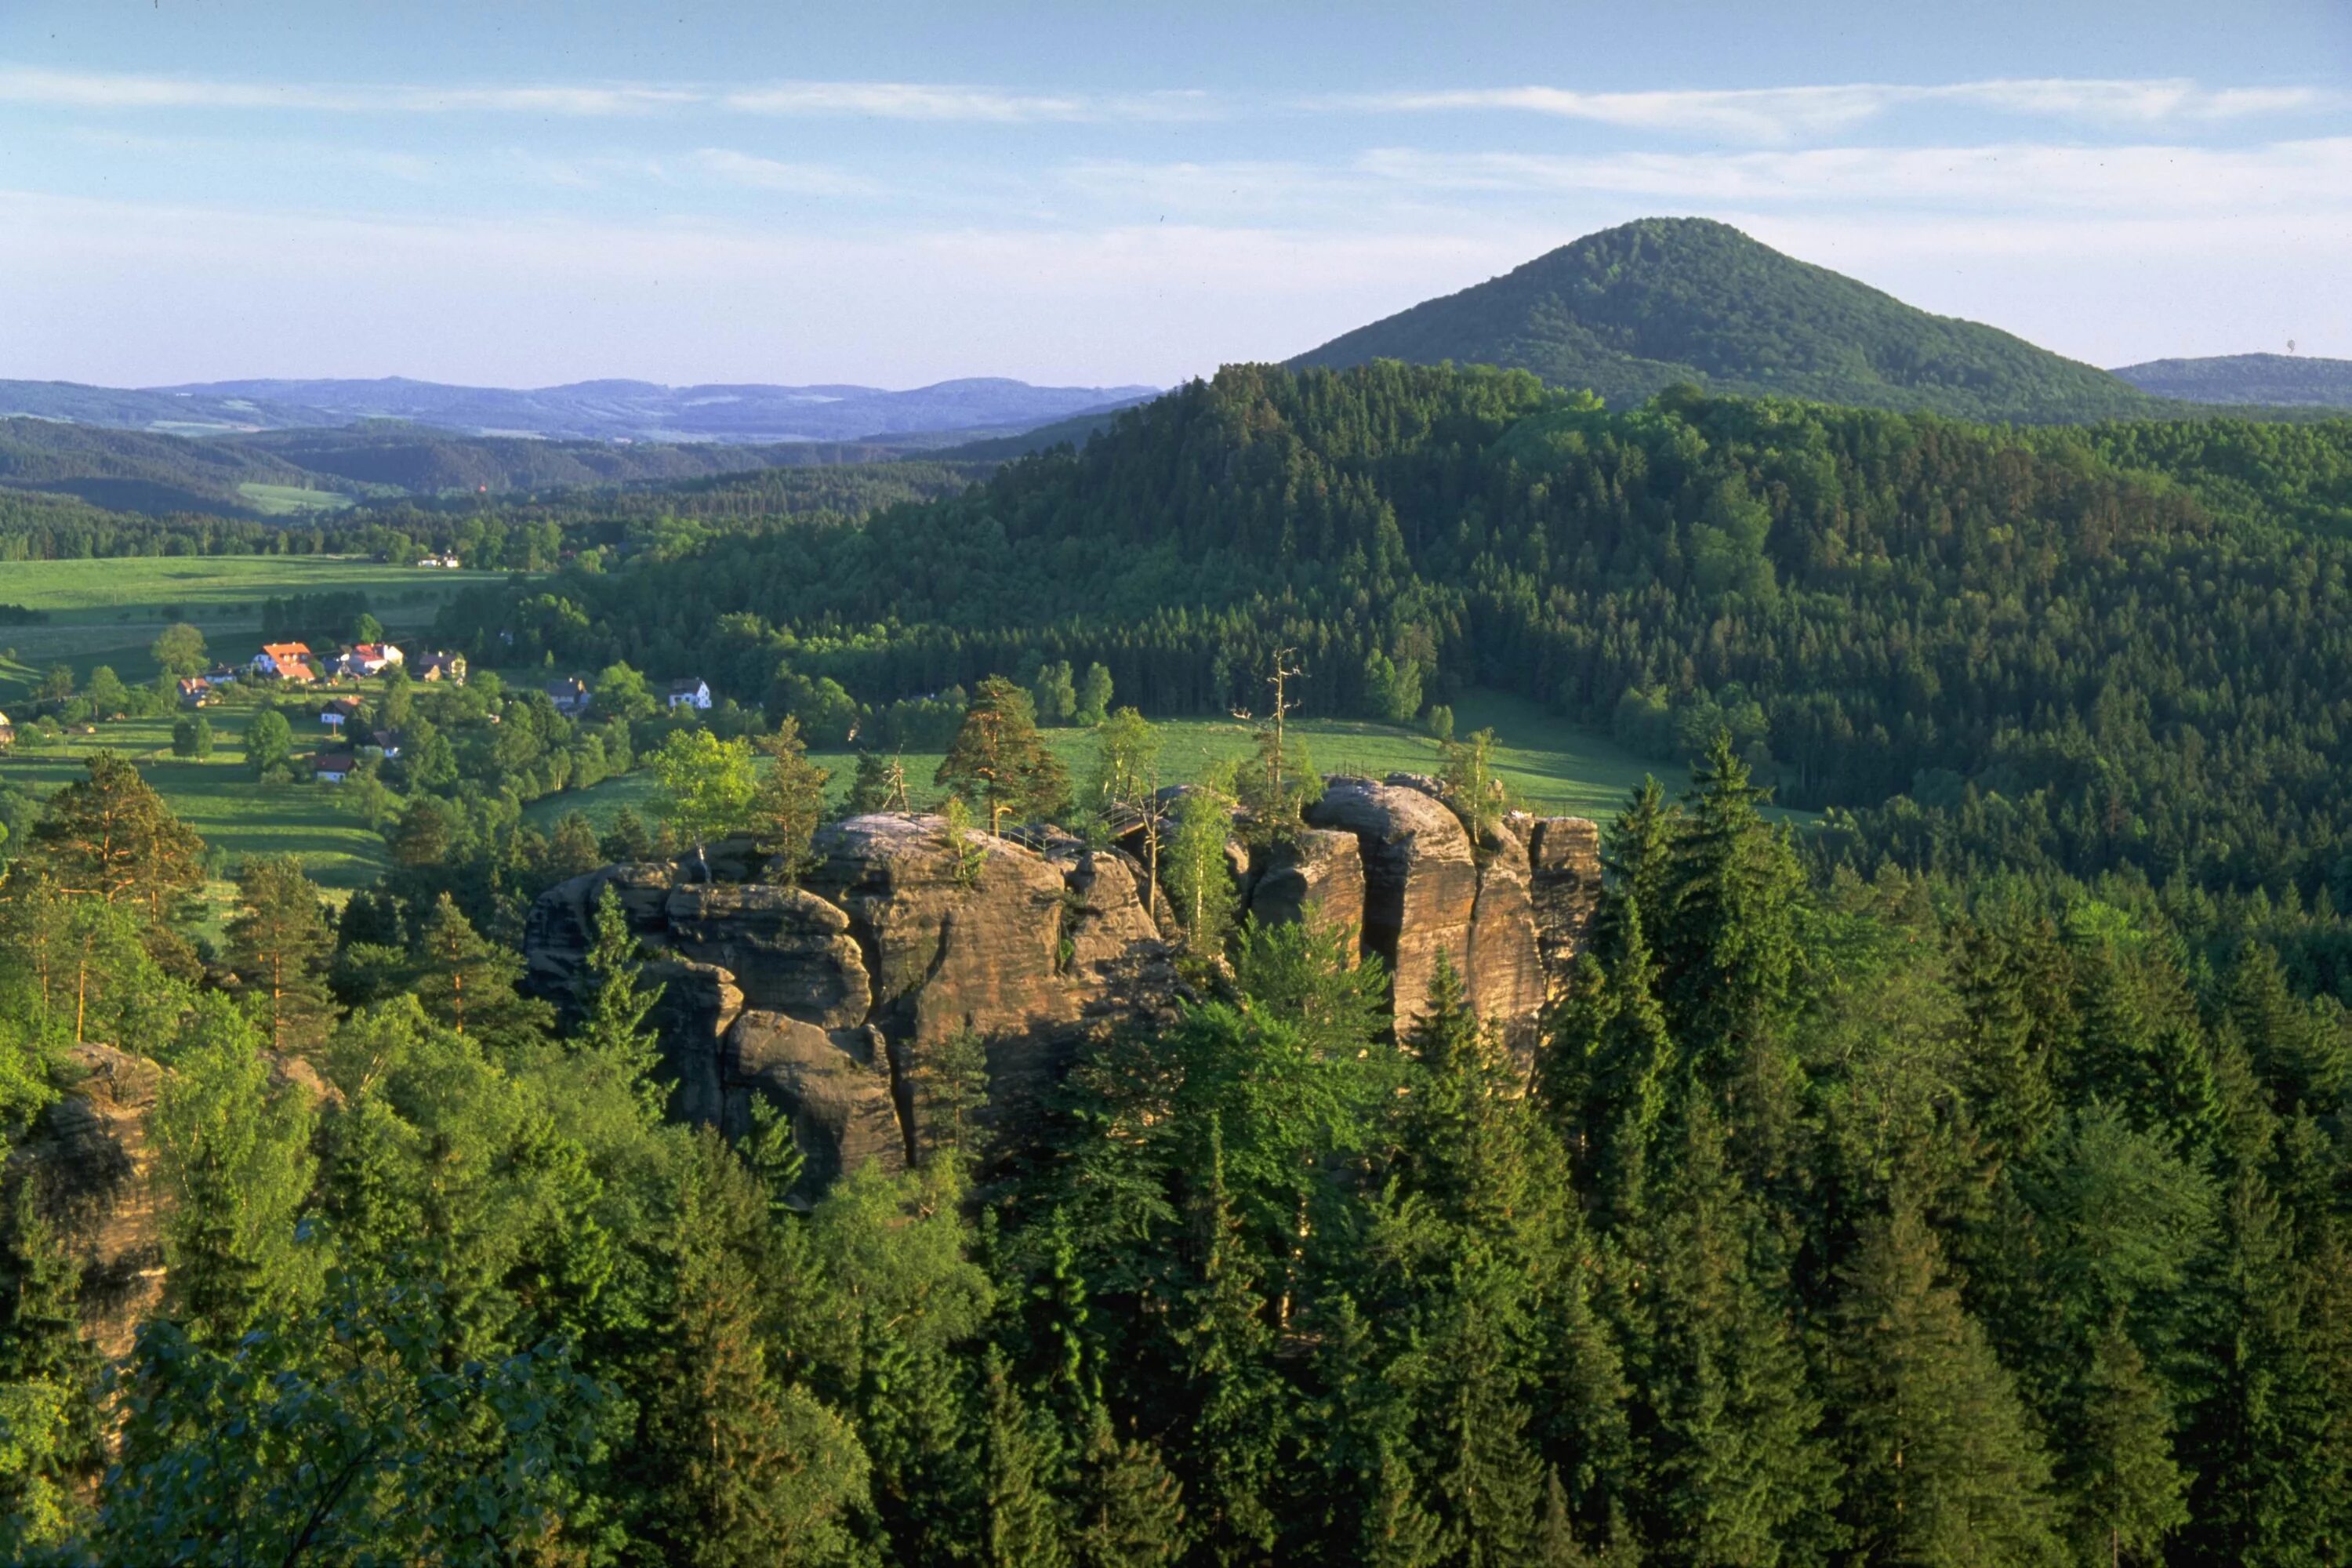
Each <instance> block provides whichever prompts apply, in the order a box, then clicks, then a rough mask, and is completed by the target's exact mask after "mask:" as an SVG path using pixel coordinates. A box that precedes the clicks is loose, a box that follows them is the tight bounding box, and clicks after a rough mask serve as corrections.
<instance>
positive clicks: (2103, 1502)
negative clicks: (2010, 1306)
mask: <svg viewBox="0 0 2352 1568" xmlns="http://www.w3.org/2000/svg"><path fill="white" fill-rule="evenodd" d="M2080 1405H2081V1411H2082V1415H2081V1431H2080V1435H2079V1437H2078V1439H2077V1441H2076V1444H2075V1445H2074V1448H2075V1452H2074V1454H2073V1455H2072V1456H2070V1460H2071V1462H2070V1463H2069V1464H2068V1466H2067V1467H2066V1469H2067V1474H2066V1475H2065V1477H2064V1478H2063V1479H2064V1483H2065V1488H2066V1490H2067V1492H2068V1494H2069V1500H2070V1502H2071V1504H2072V1509H2071V1511H2072V1513H2073V1515H2074V1534H2075V1537H2076V1542H2077V1551H2078V1552H2080V1554H2081V1555H2082V1556H2083V1557H2084V1558H2086V1559H2093V1560H2095V1559H2097V1558H2099V1557H2101V1556H2103V1555H2104V1556H2105V1559H2106V1560H2107V1561H2108V1562H2109V1563H2120V1562H2123V1561H2126V1559H2128V1560H2129V1561H2132V1562H2145V1561H2151V1560H2154V1559H2155V1558H2156V1556H2157V1554H2158V1552H2159V1550H2160V1549H2161V1548H2162V1546H2163V1544H2164V1542H2165V1539H2166V1537H2167V1536H2168V1535H2169V1534H2170V1533H2171V1532H2172V1531H2174V1530H2175V1529H2177V1528H2179V1526H2180V1525H2183V1524H2185V1523H2187V1522H2188V1521H2189V1505H2188V1501H2187V1499H2186V1497H2185V1496H2184V1493H2185V1492H2186V1490H2187V1486H2188V1478H2187V1477H2186V1476H2185V1475H2183V1474H2182V1473H2181V1469H2180V1467H2179V1465H2178V1464H2176V1463H2175V1462H2174V1461H2173V1458H2172V1417H2171V1412H2170V1411H2169V1410H2168V1409H2167V1408H2166V1405H2165V1400H2164V1396H2163V1394H2162V1393H2161V1392H2160V1391H2159V1390H2158V1388H2157V1386H2156V1383H2155V1381H2154V1379H2153V1378H2152V1377H2151V1376H2150V1374H2149V1372H2148V1368H2147V1362H2146V1361H2145V1360H2144V1359H2143V1358H2142V1357H2141V1355H2140V1353H2139V1347H2138V1346H2137V1345H2135V1344H2133V1343H2132V1341H2131V1336H2130V1335H2129V1334H2126V1332H2124V1329H2123V1324H2122V1322H2121V1321H2120V1320H2117V1321H2110V1322H2109V1323H2108V1324H2107V1325H2106V1327H2105V1328H2104V1329H2102V1330H2101V1331H2099V1334H2098V1337H2097V1339H2096V1340H2095V1341H2094V1342H2093V1344H2092V1348H2091V1363H2090V1367H2089V1369H2088V1371H2087V1372H2086V1373H2085V1374H2084V1380H2083V1388H2082V1393H2081V1395H2080Z"/></svg>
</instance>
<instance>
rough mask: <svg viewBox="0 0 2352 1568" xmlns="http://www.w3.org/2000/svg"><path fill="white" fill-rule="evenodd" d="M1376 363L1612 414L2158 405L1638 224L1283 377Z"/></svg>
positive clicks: (1789, 260) (2036, 353) (1733, 251)
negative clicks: (1464, 375)
mask: <svg viewBox="0 0 2352 1568" xmlns="http://www.w3.org/2000/svg"><path fill="white" fill-rule="evenodd" d="M1375 359H1399V360H1404V361H1406V362H1408V363H1416V364H1436V363H1444V362H1447V361H1451V362H1453V363H1457V364H1494V365H1502V366H1505V367H1507V368H1510V369H1517V370H1530V371H1533V372H1535V373H1536V374H1538V375H1539V376H1541V377H1543V378H1544V380H1545V381H1547V382H1549V383H1550V384H1553V385H1555V386H1561V387H1568V388H1570V389H1578V388H1583V389H1589V390H1591V391H1593V392H1597V393H1599V394H1600V395H1601V396H1602V397H1604V398H1606V399H1607V400H1608V401H1609V402H1610V403H1611V404H1612V405H1624V404H1629V403H1638V402H1640V401H1642V400H1643V399H1644V398H1647V397H1650V396H1652V395H1654V394H1656V393H1658V392H1660V391H1663V390H1664V388H1666V387H1668V386H1671V385H1673V384H1675V383H1676V382H1690V383H1694V384H1698V385H1702V386H1706V387H1708V388H1710V389H1711V390H1715V391H1722V392H1748V393H1779V394H1782V395H1788V396H1794V397H1805V398H1812V399H1815V400H1818V401H1821V402H1825V403H1849V404H1856V405H1862V406H1864V407H1872V408H1899V409H1928V410H1933V411H1935V412H1937V413H1943V414H1954V415H1959V416H1964V417H1969V418H1979V419H2014V420H2022V421H2034V422H2056V421H2068V420H2078V419H2096V418H2108V417H2114V416H2123V415H2132V414H2146V413H2148V412H2150V411H2152V410H2153V409H2155V408H2157V407H2158V406H2159V405H2158V403H2157V401H2156V400H2155V399H2154V398H2152V397H2150V396H2148V395H2147V394H2145V393H2142V392H2140V391H2139V390H2138V389H2137V388H2135V387H2133V386H2131V385H2129V384H2126V383H2125V382H2123V381H2121V380H2119V379H2118V378H2116V377H2115V376H2113V375H2110V374H2107V373H2106V372H2105V371H2103V370H2099V369H2097V368H2095V367H2094V366H2091V365H2087V364H2082V363H2077V362H2075V361H2074V360H2070V359H2066V358H2064V357H2063V356H2062V355H2059V354H2054V353H2050V352H2049V351H2048V350H2047V349H2040V348H2036V347H2034V346H2033V345H2032V343H2029V342H2025V341H2024V340H2023V339H2021V338H2017V337H2012V336H2011V335H2010V334H2009V333H2007V332H2004V331H1998V330H1996V329H1995V328H1992V327H1986V326H1979V324H1977V323H1976V322H1974V321H1958V320H1955V319H1953V318H1951V317H1948V316H1936V315H1930V314H1929V313H1928V312H1927V311H1925V310H1916V309H1914V308H1913V307H1911V306H1909V305H1906V304H1905V303H1904V302H1903V301H1902V300H1897V299H1895V297H1894V296H1893V295H1891V294H1884V293H1881V292H1880V291H1879V290H1877V289H1873V288H1870V287H1868V286H1867V285H1865V284H1862V283H1857V282H1855V281H1854V280H1853V279H1851V278H1846V277H1843V276H1841V275H1840V274H1838V273H1835V272H1832V271H1831V270H1830V269H1829V268H1825V267H1815V266H1812V265H1811V264H1810V263H1807V262H1802V261H1799V260H1797V259H1796V258H1793V257H1788V256H1783V255H1781V254H1780V252H1779V251H1777V250H1774V249H1773V248H1772V247H1769V246H1768V245H1761V244H1759V243H1758V242H1757V241H1755V240H1753V239H1750V238H1749V237H1748V236H1746V235H1744V234H1742V233H1740V232H1739V230H1738V229H1736V228H1733V227H1732V226H1730V225H1728V224H1722V223H1715V222H1712V221H1710V220H1708V219H1706V218H1644V219H1643V220H1641V221H1640V222H1638V223H1629V224H1626V225H1623V226H1621V227H1618V228H1612V229H1603V230H1602V231H1601V232H1600V233H1599V234H1589V235H1587V236H1585V237H1583V238H1582V239H1580V240H1578V241H1576V243H1574V244H1573V245H1566V246H1562V247H1560V248H1559V249H1558V250H1555V251H1553V252H1551V253H1550V254H1549V255H1548V256H1540V257H1538V258H1536V259H1535V260H1533V261H1530V262H1528V264H1527V265H1526V266H1524V267H1521V268H1517V270H1515V271H1512V272H1508V273H1506V274H1505V275H1504V276H1502V277H1500V278H1496V279H1490V280H1489V281H1487V282H1485V283H1481V284H1479V285H1477V286H1476V287H1475V288H1472V289H1464V290H1462V292H1460V293H1458V294H1449V295H1447V296H1445V297H1444V299H1440V300H1426V301H1424V302H1423V303H1422V304H1419V305H1415V306H1414V307H1413V308H1412V309H1411V310H1405V311H1402V312H1400V313H1399V314H1397V315H1394V316H1391V317H1389V318H1388V319H1387V320H1386V321H1374V322H1373V323H1372V324H1371V325H1370V326H1368V327H1359V328H1358V329H1357V330H1356V331H1352V332H1349V333H1347V334H1346V335H1345V336H1342V337H1338V338H1334V339H1333V340H1332V341H1331V342H1328V343H1325V344H1324V345H1323V346H1322V347H1321V348H1318V349H1315V350H1312V351H1311V352H1309V353H1303V354H1301V355H1299V356H1298V357H1297V359H1295V360H1293V361H1291V362H1290V363H1292V364H1293V365H1294V366H1305V365H1325V366H1329V367H1332V368H1339V367H1341V366H1346V365H1351V364H1361V363H1365V362H1366V361H1369V360H1375Z"/></svg>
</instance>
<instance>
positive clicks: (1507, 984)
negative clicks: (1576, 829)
mask: <svg viewBox="0 0 2352 1568" xmlns="http://www.w3.org/2000/svg"><path fill="white" fill-rule="evenodd" d="M1528 882H1529V877H1528V852H1527V848H1526V847H1525V846H1524V845H1522V844H1521V843H1520V842H1519V840H1518V838H1517V836H1516V835H1514V834H1511V833H1509V832H1503V833H1498V834H1496V836H1495V842H1494V843H1493V844H1491V845H1490V846H1488V847H1487V849H1486V855H1485V856H1484V857H1483V858H1482V859H1481V860H1480V862H1479V866H1478V899H1477V902H1476V903H1475V905H1473V906H1472V909H1471V913H1470V962H1469V965H1468V967H1467V968H1466V969H1465V971H1464V973H1465V976H1466V977H1467V979H1468V983H1469V990H1470V1005H1471V1007H1472V1008H1473V1009H1474V1010H1475V1011H1476V1013H1477V1015H1478V1016H1480V1017H1481V1018H1484V1019H1486V1020H1487V1021H1488V1022H1489V1023H1491V1024H1493V1025H1494V1026H1495V1027H1496V1029H1498V1030H1500V1031H1501V1032H1502V1036H1503V1040H1504V1043H1505V1044H1507V1045H1508V1046H1509V1047H1511V1049H1512V1050H1514V1051H1516V1052H1517V1053H1518V1054H1519V1056H1520V1057H1521V1058H1524V1059H1526V1060H1528V1061H1530V1062H1532V1061H1533V1059H1534V1052H1535V1047H1536V1025H1537V1021H1538V1019H1539V1018H1540V1017H1541V1016H1542V1013H1543V1005H1544V997H1545V989H1544V970H1543V961H1542V958H1541V956H1540V954H1539V952H1538V941H1537V934H1536V911H1535V900H1534V899H1533V897H1532V895H1531V893H1530V890H1529V886H1528Z"/></svg>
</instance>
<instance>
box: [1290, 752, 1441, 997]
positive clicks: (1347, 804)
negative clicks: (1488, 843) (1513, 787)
mask: <svg viewBox="0 0 2352 1568" xmlns="http://www.w3.org/2000/svg"><path fill="white" fill-rule="evenodd" d="M1307 821H1308V822H1309V823H1311V824H1312V825H1313V826H1317V827H1329V828H1337V829H1339V830H1340V831H1342V832H1347V833H1352V834H1354V835H1355V837H1356V841H1357V844H1358V845H1359V847H1360V850H1361V852H1362V855H1363V861H1364V935H1363V947H1364V951H1365V952H1377V953H1379V954H1380V955H1381V957H1382V958H1383V959H1385V960H1387V961H1388V964H1389V969H1390V973H1391V976H1392V984H1393V989H1394V998H1395V1010H1396V1026H1397V1028H1398V1030H1399V1032H1402V1031H1404V1030H1406V1029H1409V1028H1411V1027H1412V1026H1413V1024H1414V1023H1415V1022H1416V1021H1417V1020H1419V1018H1420V1017H1421V1016H1422V1015H1423V1012H1424V1011H1426V1009H1427V1004H1428V999H1429V986H1430V982H1431V980H1432V979H1433V978H1434V977H1435V975H1436V973H1437V961H1438V955H1439V954H1441V953H1443V954H1444V955H1445V956H1446V957H1447V958H1449V959H1450V960H1452V962H1453V964H1454V968H1455V969H1456V970H1458V971H1460V972H1462V973H1464V974H1465V975H1466V974H1467V973H1469V967H1470V922H1471V917H1472V915H1473V913H1474V912H1475V908H1476V905H1477V901H1478V867H1477V862H1476V861H1475V858H1473V857H1472V855H1471V853H1470V836H1469V835H1468V834H1466V833H1465V832H1463V830H1462V823H1461V821H1460V819H1459V818H1457V817H1456V816H1454V813H1453V812H1452V811H1450V810H1448V809H1447V808H1446V807H1445V806H1444V805H1440V804H1439V803H1438V802H1437V801H1435V800H1433V799H1432V798H1430V796H1428V795H1424V794H1423V793H1422V792H1421V791H1419V790H1417V789H1412V788H1410V787H1407V786H1405V785H1402V784H1376V783H1374V782H1373V781H1372V780H1370V779H1359V778H1337V779H1333V780H1332V781H1331V782H1330V784H1329V786H1328V787H1327V788H1326V789H1325V790H1324V792H1323V798H1322V799H1321V800H1319V801H1318V802H1316V803H1315V805H1313V806H1311V807H1309V808H1308V810H1307Z"/></svg>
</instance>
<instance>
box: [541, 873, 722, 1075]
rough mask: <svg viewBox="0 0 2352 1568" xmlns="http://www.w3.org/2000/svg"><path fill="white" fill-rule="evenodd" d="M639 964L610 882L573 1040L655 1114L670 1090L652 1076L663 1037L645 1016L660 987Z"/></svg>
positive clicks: (601, 900)
mask: <svg viewBox="0 0 2352 1568" xmlns="http://www.w3.org/2000/svg"><path fill="white" fill-rule="evenodd" d="M643 963H644V960H643V957H642V955H641V954H640V952H639V950H638V945H637V938H636V933H635V932H634V931H631V930H630V929H629V921H628V917H627V915H626V914H625V913H624V912H623V911H622V909H621V898H620V895H619V894H618V893H616V892H615V891H614V889H613V886H612V884H611V883H609V882H608V883H606V884H605V886H604V890H603V892H602V893H600V894H599V895H598V896H597V900H596V925H595V933H594V938H593V941H592V942H591V943H590V944H589V948H588V963H587V976H588V985H589V995H588V1012H587V1016H585V1017H584V1018H583V1019H582V1020H581V1025H580V1032H579V1034H578V1035H577V1036H575V1037H574V1038H573V1042H572V1043H573V1047H574V1048H575V1049H577V1050H578V1051H580V1052H581V1053H582V1054H583V1055H585V1056H593V1058H596V1059H597V1061H598V1063H599V1066H600V1068H601V1069H602V1070H604V1071H607V1072H609V1073H611V1074H612V1075H613V1076H614V1078H616V1079H620V1080H621V1081H623V1082H626V1083H630V1084H633V1085H635V1093H636V1097H637V1100H638V1103H639V1105H640V1106H641V1107H642V1108H643V1110H644V1111H645V1113H646V1116H647V1117H648V1118H649V1119H655V1118H658V1117H659V1116H660V1115H661V1112H662V1108H663V1107H664V1106H665V1105H667V1103H668V1100H669V1089H668V1086H667V1085H666V1084H663V1083H662V1082H660V1081H659V1080H658V1079H656V1077H655V1070H656V1068H657V1067H658V1066H659V1065H660V1061H661V1036H660V1033H659V1032H658V1031H657V1030H656V1029H655V1028H654V1027H653V1026H651V1025H649V1024H647V1023H646V1017H647V1016H648V1015H650V1014H651V1013H652V1012H653V1010H654V1008H655V1007H656V1005H658V1004H659V1003H660V1001H661V994H662V987H661V986H660V985H659V984H656V985H654V986H652V987H651V988H650V989H648V988H647V987H646V986H644V985H642V984H639V983H638V975H639V973H640V972H641V969H642V965H643ZM761 1103H765V1102H764V1100H763V1101H762V1102H761Z"/></svg>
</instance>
